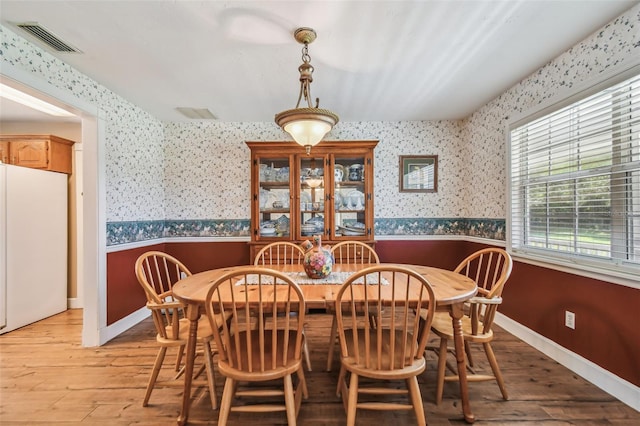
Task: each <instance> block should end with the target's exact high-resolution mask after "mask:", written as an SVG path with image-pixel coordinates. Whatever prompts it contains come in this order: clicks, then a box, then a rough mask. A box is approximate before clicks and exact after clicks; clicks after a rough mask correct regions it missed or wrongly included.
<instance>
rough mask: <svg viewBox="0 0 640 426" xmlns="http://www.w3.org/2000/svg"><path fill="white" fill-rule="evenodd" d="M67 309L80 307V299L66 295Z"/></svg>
mask: <svg viewBox="0 0 640 426" xmlns="http://www.w3.org/2000/svg"><path fill="white" fill-rule="evenodd" d="M67 309H82V301H81V300H80V299H78V298H77V297H68V298H67Z"/></svg>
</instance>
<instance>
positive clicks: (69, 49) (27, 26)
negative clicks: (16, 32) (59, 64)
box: [16, 22, 82, 53]
mask: <svg viewBox="0 0 640 426" xmlns="http://www.w3.org/2000/svg"><path fill="white" fill-rule="evenodd" d="M16 26H17V27H18V28H20V29H22V30H23V31H26V32H27V33H29V34H31V35H32V36H33V37H35V38H36V39H38V40H40V41H41V42H43V43H44V44H46V45H47V46H49V47H50V48H51V49H53V50H55V51H56V52H63V53H82V52H81V51H80V50H78V49H76V48H75V47H73V46H71V45H70V44H69V43H66V42H64V41H62V40H61V39H60V38H58V37H56V36H55V35H53V33H51V31H49V30H47V29H46V28H45V27H43V26H42V25H40V24H38V23H37V22H23V23H20V24H16Z"/></svg>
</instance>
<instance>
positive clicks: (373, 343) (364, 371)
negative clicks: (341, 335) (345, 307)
mask: <svg viewBox="0 0 640 426" xmlns="http://www.w3.org/2000/svg"><path fill="white" fill-rule="evenodd" d="M395 335H396V342H401V341H402V332H399V331H397V332H396V333H395ZM381 337H382V347H383V350H382V355H381V359H380V366H379V367H378V355H377V348H378V334H377V332H375V331H372V332H371V334H370V337H369V338H370V349H369V357H370V364H371V365H370V366H366V358H365V336H364V330H361V329H360V330H358V340H359V341H358V349H359V351H358V352H359V357H360V359H359V362H357V361H356V357H355V355H354V356H349V357H345V358H342V363H343V365H344V366H345V368H347V369H348V370H349V371H352V372H354V373H356V374H359V375H361V376H365V377H374V378H383V377H385V376H387V375H388V376H390V377H394V378H396V379H398V378H404V376H405V374H406V377H411V376H415V375H416V374H420V372H422V370H424V368H425V365H426V363H425V359H424V357H421V358H413V356H412V354H413V353H415V348H416V346H417V342H413V345H414V347H413V350H412V348H411V340H407V343H406V344H405V345H404V349H405V350H404V357H403V345H398V344H397V345H396V346H395V350H394V357H393V358H394V362H393V363H394V366H395V368H396V369H395V370H390V364H391V354H390V353H389V342H390V341H391V340H390V339H391V332H390V331H389V330H381ZM345 338H346V342H347V346H348V349H349V353H350V354H355V352H356V351H355V345H354V342H353V330H345ZM403 365H404V367H403ZM372 371H375V373H373V374H372Z"/></svg>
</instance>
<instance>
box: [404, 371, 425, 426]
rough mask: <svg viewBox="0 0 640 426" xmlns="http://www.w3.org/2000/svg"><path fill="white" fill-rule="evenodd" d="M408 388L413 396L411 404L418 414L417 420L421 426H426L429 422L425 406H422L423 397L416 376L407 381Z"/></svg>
mask: <svg viewBox="0 0 640 426" xmlns="http://www.w3.org/2000/svg"><path fill="white" fill-rule="evenodd" d="M406 382H407V388H408V389H409V395H410V396H411V404H412V405H413V410H414V412H415V414H416V420H417V421H418V425H419V426H426V425H427V420H426V418H425V416H424V406H423V405H422V396H421V395H420V386H419V385H418V378H417V377H416V376H413V377H410V378H408V379H407V380H406Z"/></svg>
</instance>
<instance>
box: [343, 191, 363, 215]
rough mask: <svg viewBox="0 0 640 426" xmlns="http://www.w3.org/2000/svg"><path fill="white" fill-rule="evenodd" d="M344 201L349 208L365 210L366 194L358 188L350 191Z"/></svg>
mask: <svg viewBox="0 0 640 426" xmlns="http://www.w3.org/2000/svg"><path fill="white" fill-rule="evenodd" d="M343 202H344V204H345V205H346V208H347V209H349V210H364V194H363V193H362V192H360V191H358V190H357V189H354V190H353V191H351V192H349V193H348V194H347V196H346V197H345V199H344V201H343Z"/></svg>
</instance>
